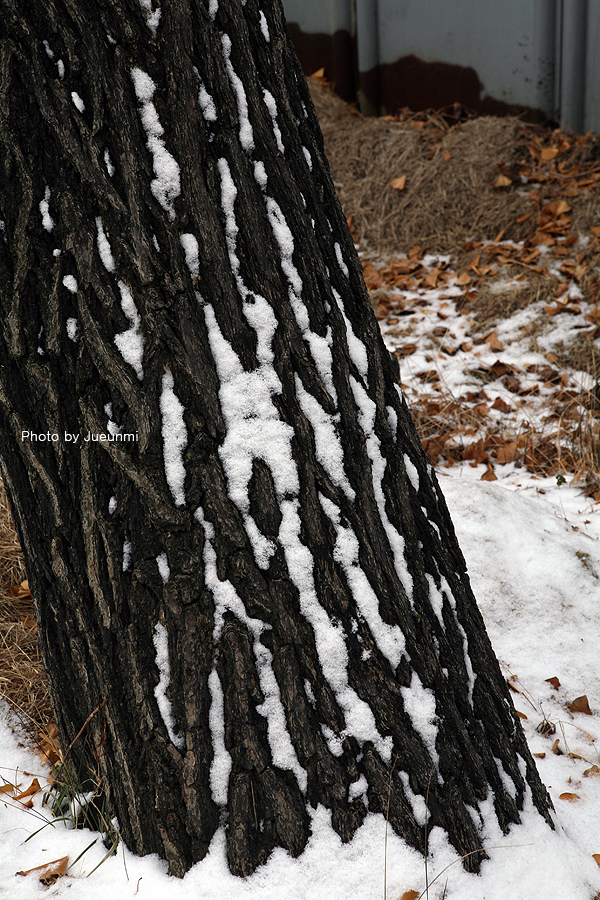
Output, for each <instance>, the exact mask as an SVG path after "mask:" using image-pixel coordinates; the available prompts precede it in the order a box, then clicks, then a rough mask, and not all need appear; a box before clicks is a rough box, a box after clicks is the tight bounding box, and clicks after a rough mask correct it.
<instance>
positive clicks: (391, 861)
mask: <svg viewBox="0 0 600 900" xmlns="http://www.w3.org/2000/svg"><path fill="white" fill-rule="evenodd" d="M2 22H4V24H2ZM8 35H10V41H9V40H8ZM74 36H75V37H74ZM0 41H1V42H2V46H3V48H4V51H3V52H4V53H5V56H4V59H5V61H6V60H8V62H7V64H6V67H5V82H4V83H5V92H6V95H7V97H8V102H7V111H6V112H5V113H3V118H2V120H1V121H0V139H1V140H2V142H3V149H4V150H5V151H6V152H5V162H4V172H3V177H2V179H1V180H0V214H1V216H2V229H1V230H2V239H1V240H0V274H2V278H3V282H4V284H2V285H0V302H1V303H2V306H3V310H4V313H5V319H6V324H5V328H4V331H3V334H2V335H1V336H0V406H1V407H2V419H3V420H2V422H1V424H0V458H1V460H2V474H3V478H4V481H5V483H6V487H7V491H8V492H9V495H10V497H11V501H12V508H13V513H14V517H15V521H16V525H17V528H18V531H19V536H20V538H21V543H22V545H23V549H24V553H25V558H26V565H27V572H28V577H29V583H30V585H31V589H32V594H33V597H34V600H35V603H36V611H37V615H38V621H39V634H40V642H41V646H42V650H43V654H44V658H45V663H46V668H47V670H48V673H49V684H50V690H51V693H52V696H53V702H54V706H55V711H56V717H57V726H58V730H59V736H60V740H61V745H62V746H63V747H70V754H71V759H72V761H73V764H74V765H79V766H82V767H85V766H86V765H87V766H88V767H89V768H90V769H91V771H92V772H94V773H95V774H96V773H97V777H98V778H99V779H100V781H101V783H102V784H103V787H104V790H105V792H106V794H107V797H108V800H109V802H110V804H111V808H112V810H113V812H114V814H115V815H116V821H117V823H118V828H119V829H120V831H121V834H122V836H123V839H124V842H125V844H126V845H127V846H128V847H129V848H130V849H131V850H134V851H136V852H137V853H139V854H142V855H143V854H149V853H152V854H154V853H158V854H159V855H160V856H161V857H163V858H164V859H165V860H167V863H162V862H158V861H157V858H155V857H152V858H150V859H146V860H140V859H135V858H133V857H131V856H130V855H129V853H128V852H127V851H125V850H123V854H125V856H118V857H115V858H112V859H110V860H108V861H107V862H105V863H103V865H102V866H101V867H100V868H99V869H98V870H97V871H96V872H95V873H94V876H93V878H95V879H96V882H95V884H96V885H100V884H102V885H103V889H104V890H106V889H107V881H106V879H109V880H111V881H112V879H116V882H114V881H113V882H112V884H113V887H112V888H111V890H112V891H113V892H114V891H115V890H118V892H119V895H122V896H127V892H128V891H130V892H131V893H136V892H138V893H140V895H143V893H144V891H146V892H147V896H153V894H157V893H158V891H159V890H160V891H161V892H162V893H163V894H164V893H168V894H169V895H170V894H172V895H173V897H176V896H178V892H179V893H180V894H181V896H182V897H184V896H188V895H189V896H197V895H198V894H199V893H205V892H207V891H209V892H211V894H212V896H219V895H222V893H223V890H224V886H225V885H227V888H226V889H227V893H228V895H231V896H237V895H238V894H239V895H240V896H241V895H242V893H243V894H249V893H250V894H251V893H252V892H253V891H257V892H260V896H261V898H262V897H265V896H270V895H271V894H273V896H274V895H275V891H276V890H277V891H278V893H279V894H281V892H282V891H283V890H285V893H286V894H289V895H291V896H298V897H304V896H311V897H315V896H325V892H327V894H328V895H329V896H332V895H334V896H348V895H349V894H350V895H353V894H356V893H357V891H360V893H361V895H362V894H363V893H365V892H366V893H367V894H368V893H369V892H373V896H375V893H374V891H375V890H377V894H379V892H380V890H381V885H382V879H383V852H382V851H383V847H384V845H385V844H384V842H385V835H386V831H388V824H389V833H388V834H387V871H386V878H387V884H388V890H392V887H391V886H392V884H393V885H394V887H393V891H394V893H399V892H400V891H402V890H411V889H414V888H415V887H416V888H419V884H421V885H423V870H422V867H423V863H424V855H426V856H427V859H428V865H429V878H430V879H431V878H432V877H433V876H434V872H433V870H432V869H431V867H432V866H435V869H436V872H437V871H440V870H441V869H443V868H444V866H446V865H448V864H449V863H450V862H451V861H453V860H454V859H456V858H457V857H461V856H463V857H464V858H463V863H462V866H461V865H460V864H459V866H457V867H454V869H453V870H449V872H450V871H451V872H452V876H453V877H454V878H455V882H454V883H455V884H458V885H460V889H461V891H462V896H465V895H467V892H468V891H469V890H472V888H471V887H470V886H471V885H472V884H474V883H476V884H477V885H478V886H479V887H478V889H480V888H481V885H482V884H486V890H487V883H488V882H487V881H485V879H486V874H485V873H486V872H489V871H492V869H493V868H494V866H496V867H498V868H497V871H498V870H501V871H502V873H503V874H502V877H505V878H506V879H507V880H511V879H513V878H514V877H515V873H517V872H521V873H522V878H524V879H525V878H530V877H531V870H532V866H531V864H530V862H527V860H528V859H529V860H530V859H531V857H527V854H526V853H525V854H524V853H523V851H524V848H523V847H522V846H521V845H522V844H523V843H525V842H527V841H529V842H530V843H533V845H534V847H535V848H536V849H535V850H532V851H531V853H532V854H535V859H536V865H539V866H544V867H546V865H548V866H551V867H552V871H553V872H555V875H554V878H553V882H552V883H553V884H554V883H556V884H560V885H561V889H562V888H564V889H565V890H568V892H569V896H571V897H573V900H577V898H578V896H581V897H582V900H583V897H584V891H585V890H587V888H588V886H589V885H591V884H592V881H593V878H594V876H595V871H594V865H595V863H594V860H593V857H592V856H591V853H592V852H594V851H591V850H590V851H589V852H584V851H583V850H582V849H581V847H580V846H579V839H578V836H577V835H575V836H574V837H569V834H568V833H567V834H565V833H564V832H563V831H562V830H561V824H560V822H561V816H560V810H559V812H558V813H557V814H555V813H554V811H553V809H552V803H551V801H550V798H549V796H548V794H547V792H546V789H545V788H544V786H543V784H542V782H541V780H540V778H539V774H538V771H537V769H536V766H535V763H534V760H533V757H532V755H531V752H530V750H529V748H528V745H527V741H526V739H525V736H524V733H523V730H522V728H521V724H520V722H521V720H520V718H519V716H518V714H517V713H516V712H515V710H514V707H513V704H512V701H511V697H510V694H509V690H508V687H507V683H506V679H505V676H504V674H503V673H502V671H501V669H500V666H499V665H498V663H497V661H496V658H495V656H494V653H493V651H492V649H491V645H490V643H489V640H488V637H487V634H486V631H485V627H484V619H483V618H482V616H481V614H480V612H479V610H478V608H477V606H476V603H475V600H474V597H473V594H472V591H471V587H470V583H469V579H468V576H467V574H466V567H465V562H464V559H463V557H462V554H461V551H460V549H459V547H458V543H457V541H456V537H455V534H454V529H453V526H452V523H451V521H450V518H449V515H448V511H447V508H446V504H445V501H444V497H443V495H442V492H441V491H440V488H439V485H438V482H437V479H436V476H435V474H434V472H433V469H432V467H431V465H430V463H429V461H428V459H427V457H426V455H425V453H424V451H423V448H422V446H421V444H420V442H419V439H418V437H417V434H416V432H415V429H414V426H413V424H412V422H411V420H410V416H409V412H408V409H407V407H406V404H405V402H404V398H403V395H402V391H401V389H400V387H399V385H398V383H397V380H396V375H395V371H394V366H393V364H392V361H391V359H390V356H389V353H388V351H387V350H386V348H385V345H384V343H383V340H382V337H381V334H380V332H379V328H378V326H377V323H376V321H375V319H374V317H373V315H372V311H371V308H370V302H369V297H368V294H367V291H366V288H365V286H364V282H363V280H362V271H361V266H360V263H359V260H358V257H357V255H356V252H355V248H354V246H353V243H352V239H351V237H350V235H349V232H348V229H347V227H346V222H345V218H344V216H343V213H342V211H341V208H340V206H339V203H338V201H337V198H336V195H335V190H334V186H333V183H332V180H331V177H330V174H329V170H328V167H327V162H326V159H325V156H324V150H323V144H322V139H321V135H320V131H319V128H318V123H317V120H316V116H315V113H314V109H313V107H312V102H311V100H310V95H309V92H308V89H307V86H306V84H305V81H304V79H303V77H302V74H301V72H300V70H299V67H298V63H297V60H296V59H295V57H294V56H293V52H292V51H291V46H290V45H289V43H288V42H287V39H286V37H285V31H284V22H283V17H282V11H281V8H280V6H279V5H278V4H277V3H272V4H270V5H269V6H268V7H266V8H262V9H261V8H260V7H259V5H258V3H257V2H256V0H246V2H244V0H241V2H239V0H229V2H223V0H220V2H216V0H210V2H209V3H208V4H207V3H204V2H201V0H191V2H190V3H189V4H182V3H180V2H178V0H169V2H165V3H163V4H162V6H161V7H160V9H159V8H158V7H156V6H155V4H153V2H151V0H143V2H142V0H140V4H139V8H138V7H137V6H136V5H135V4H129V6H128V7H127V8H126V9H125V8H123V4H122V3H120V2H117V0H103V2H99V3H98V4H96V5H95V6H94V8H93V9H87V8H84V6H83V5H82V4H75V7H74V9H69V10H63V9H60V10H59V9H56V8H55V7H54V6H53V5H47V4H46V3H45V2H44V3H42V2H37V0H36V2H28V3H26V4H24V3H20V4H19V3H17V4H13V3H12V2H9V0H0ZM15 47H18V52H17V50H15ZM15 73H18V77H17V75H16V74H15ZM29 84H32V85H33V86H34V90H33V92H32V93H28V92H27V90H26V88H25V87H24V85H29ZM23 110H26V111H27V122H28V123H29V124H27V125H24V124H23V121H22V111H23ZM23 196H26V197H27V202H26V203H25V202H22V197H23ZM67 432H68V433H69V434H71V435H75V434H80V435H90V436H91V435H94V436H95V437H94V438H91V437H90V440H89V441H87V440H85V439H84V440H81V441H79V443H78V444H77V445H75V441H72V442H71V444H69V445H68V444H67V441H66V440H65V439H63V435H65V434H66V433H67ZM25 433H26V435H27V437H26V438H24V437H23V435H24V434H25ZM132 434H134V435H135V436H136V437H135V441H134V442H129V441H126V440H125V438H126V437H127V436H130V435H132ZM46 435H47V436H48V437H47V438H46V437H45V436H46ZM55 435H57V436H58V438H57V439H56V440H55ZM499 496H500V495H496V494H495V493H494V492H493V491H492V493H491V494H490V497H489V498H488V501H487V505H486V507H485V513H484V512H481V516H482V517H484V518H485V515H486V514H488V513H489V511H490V509H491V508H492V507H493V505H494V503H496V502H497V503H501V502H502V501H500V500H499V499H498V498H499ZM461 498H462V495H461ZM455 500H456V498H455ZM457 508H458V513H459V517H460V515H461V513H460V507H459V505H458V501H457ZM524 509H525V508H523V509H519V516H520V518H521V519H526V518H527V512H525V511H524ZM485 521H487V523H488V524H489V525H490V526H491V525H492V524H494V520H493V519H491V518H489V519H486V520H485ZM495 524H497V523H495ZM492 541H493V539H492ZM467 542H468V535H467ZM515 559H518V557H517V556H516V555H515ZM578 575H579V576H580V577H581V578H582V579H583V578H585V579H588V578H589V577H593V576H590V573H589V572H588V570H587V569H586V570H585V573H584V574H582V573H580V572H578ZM586 585H587V580H586ZM488 591H489V583H484V584H483V591H482V596H483V599H484V600H485V597H486V595H487V593H488ZM499 602H500V603H501V602H505V603H506V602H510V601H502V600H499ZM509 649H511V651H512V649H514V645H509ZM536 674H537V673H536ZM590 694H591V692H590V691H588V696H590ZM549 696H552V695H549ZM590 739H591V738H590ZM2 743H3V745H5V746H6V753H7V755H10V757H11V759H10V760H8V762H7V767H8V770H10V771H11V772H12V769H13V767H14V768H15V769H17V768H18V769H20V770H23V769H26V770H27V771H30V770H31V769H32V768H33V766H32V764H31V762H27V761H26V760H27V759H30V757H28V756H27V755H26V754H25V752H24V751H22V750H21V749H20V748H19V747H16V746H15V743H14V739H13V738H12V736H11V733H10V728H9V726H8V724H6V726H5V730H4V739H3V741H2ZM581 755H582V756H583V754H581ZM571 761H573V760H572V759H571ZM6 771H7V770H5V778H6V780H7V782H8V783H11V784H12V783H13V782H11V780H10V779H11V777H13V776H12V775H10V776H9V775H7V774H6ZM561 776H562V770H561ZM23 777H26V776H24V775H22V776H21V775H19V774H18V773H16V774H15V775H14V779H15V782H16V781H17V780H19V779H22V778H23ZM583 777H585V776H583V774H582V778H583ZM590 783H591V782H590ZM588 790H590V791H591V790H593V788H589V789H588V788H587V782H586V786H585V788H584V789H582V796H583V794H585V793H586V792H587V791H588ZM7 793H9V792H7ZM15 802H17V803H18V801H11V800H10V797H9V796H6V797H5V807H4V811H3V815H5V816H6V817H7V818H6V826H5V831H6V834H5V838H6V847H7V858H8V854H9V853H10V854H11V857H10V858H11V860H12V859H14V860H15V862H16V860H17V857H18V858H19V860H20V859H21V856H20V855H19V854H22V847H21V844H20V839H21V837H22V835H20V834H19V832H18V831H13V830H12V829H15V828H16V829H20V828H22V827H23V826H22V825H15V824H14V821H15V820H14V816H16V815H17V811H16V810H15V808H14V804H15ZM35 802H36V803H38V806H37V807H36V806H35V804H34V810H35V812H33V813H30V814H31V815H34V816H37V817H38V818H39V816H40V815H45V814H44V812H43V811H42V810H41V808H40V807H39V798H38V799H37V800H36V801H35ZM557 805H559V806H560V804H559V801H555V803H554V806H555V807H556V806H557ZM19 815H23V813H22V811H19ZM386 821H387V823H388V824H386ZM519 824H520V825H521V827H517V826H518V825H519ZM59 828H60V830H59V829H58V828H50V827H49V828H47V829H45V830H44V831H42V832H41V834H39V835H38V836H37V837H36V838H35V839H34V841H35V843H32V842H30V843H29V844H28V845H26V846H27V849H28V852H31V848H33V847H36V848H37V849H38V851H39V853H40V854H43V853H44V852H47V845H51V846H52V847H53V856H52V858H55V857H56V858H58V857H59V856H61V855H66V853H67V852H68V853H69V855H70V853H71V851H70V850H69V851H66V850H65V851H64V852H63V848H64V847H66V842H68V843H69V846H72V844H71V842H74V841H79V839H80V838H89V835H83V834H82V835H79V834H77V833H74V832H70V831H68V830H63V829H62V827H60V826H59ZM33 830H35V829H33ZM574 830H576V827H575V828H574ZM11 835H12V836H11ZM16 835H18V837H16ZM13 838H14V840H13ZM88 843H89V840H88ZM59 844H60V845H61V849H60V851H58V852H57V853H56V854H54V848H55V847H56V848H57V849H58V845H59ZM482 844H483V845H484V848H485V849H484V850H482V849H481V848H482ZM540 844H541V845H542V849H540V848H539V845H540ZM497 846H498V847H499V848H500V849H498V850H496V849H495V848H496V847H497ZM81 849H84V848H83V847H81ZM97 851H98V852H100V853H101V852H102V851H101V850H100V849H99V847H95V848H94V849H93V850H91V849H90V850H89V851H88V852H87V853H86V854H84V856H83V857H82V861H81V863H78V864H77V865H85V866H87V865H88V863H89V860H91V859H92V856H93V854H95V853H96V852H97ZM497 853H502V854H504V855H505V857H506V860H503V859H501V858H500V857H497V856H496V854H497ZM541 854H543V855H541ZM573 854H575V855H576V856H577V858H578V859H580V864H579V863H578V865H577V874H576V875H574V876H571V874H570V873H569V871H568V866H567V860H568V859H569V858H570V857H571V856H572V855H573ZM76 855H77V854H76ZM125 857H126V858H127V872H128V874H125V876H123V872H125V871H126V870H125V868H124V867H123V859H124V858H125ZM94 859H95V861H96V862H98V861H99V859H98V858H97V857H94ZM100 859H101V856H100ZM198 860H201V862H198ZM378 860H379V862H378ZM546 860H547V861H548V862H547V863H546ZM43 861H44V860H42V862H43ZM194 863H196V864H197V865H196V866H195V867H194ZM16 864H17V865H18V866H19V871H26V869H27V868H31V866H26V865H25V864H21V862H20V861H19V862H18V863H16ZM94 864H95V863H94ZM11 866H12V862H11ZM480 866H481V867H482V868H481V871H482V876H481V879H480V880H478V881H477V880H475V876H473V875H469V874H468V872H469V871H470V872H474V871H477V870H478V869H479V867H480ZM167 867H168V870H169V872H171V873H172V874H176V875H179V876H182V877H183V876H185V877H184V878H183V881H181V882H174V881H166V880H165V879H166V876H165V874H164V873H165V871H166V870H167ZM92 868H93V866H92ZM134 870H135V872H139V874H137V875H134V874H133V872H134ZM340 870H341V871H340ZM82 871H83V870H81V869H80V873H81V872H82ZM186 872H187V873H188V874H187V875H186ZM229 872H231V873H233V874H229ZM253 873H255V874H254V875H253ZM234 875H238V876H239V875H244V876H252V877H251V878H249V879H248V880H247V881H241V880H239V879H238V880H236V879H235V878H234V877H233V876H234ZM1 877H3V876H2V875H0V878H1ZM6 877H7V878H8V879H9V881H10V885H11V886H10V892H11V895H12V896H15V897H18V896H19V891H21V890H23V891H25V890H31V889H32V887H33V886H34V885H35V889H36V890H37V882H36V880H35V879H36V875H35V874H33V875H28V876H16V877H15V876H14V875H11V876H9V875H8V874H7V876H6ZM447 877H448V879H450V874H448V876H447ZM541 877H542V876H541V875H540V878H539V879H538V881H537V884H538V885H539V884H540V879H541ZM544 877H546V876H545V875H544ZM21 878H23V879H24V880H23V881H20V880H19V879H21ZM140 878H141V879H142V880H141V881H140V880H139V879H140ZM128 879H129V880H128ZM488 880H489V879H488ZM494 883H496V882H494ZM0 884H1V882H0ZM115 885H118V887H116V886H115ZM67 886H68V887H69V890H70V892H71V893H70V896H77V891H80V894H79V896H81V897H87V896H92V894H90V893H89V891H92V890H95V889H96V888H94V882H93V881H92V879H90V881H89V882H84V880H83V878H76V879H74V880H70V881H66V880H60V879H59V880H58V881H57V882H56V883H55V885H54V886H53V887H52V888H51V891H53V892H55V893H60V892H61V891H63V890H66V889H67ZM375 886H376V887H375ZM419 890H421V888H419ZM448 890H450V887H449V888H448ZM493 890H494V888H493V887H492V885H491V884H490V891H489V896H493ZM545 895H546V896H551V887H546V888H545ZM22 896H25V894H22ZM448 896H450V894H448ZM473 896H475V895H473ZM503 896H506V894H503ZM557 896H558V895H557ZM563 896H564V894H563Z"/></svg>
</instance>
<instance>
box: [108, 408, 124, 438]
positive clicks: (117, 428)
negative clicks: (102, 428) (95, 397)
mask: <svg viewBox="0 0 600 900" xmlns="http://www.w3.org/2000/svg"><path fill="white" fill-rule="evenodd" d="M104 412H105V413H106V415H107V416H108V422H107V423H106V430H107V431H108V433H109V434H112V435H117V434H121V432H122V431H123V426H122V425H117V423H116V422H113V418H112V417H113V405H112V403H105V404H104Z"/></svg>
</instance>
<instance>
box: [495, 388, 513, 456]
mask: <svg viewBox="0 0 600 900" xmlns="http://www.w3.org/2000/svg"><path fill="white" fill-rule="evenodd" d="M498 399H500V398H499V397H498ZM494 405H495V404H494ZM496 409H498V407H497V406H496ZM516 449H517V442H516V441H510V443H508V444H502V446H501V447H498V452H497V454H496V460H497V461H498V464H499V465H503V464H504V463H511V462H514V459H515V451H516Z"/></svg>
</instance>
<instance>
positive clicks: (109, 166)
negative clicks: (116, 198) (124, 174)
mask: <svg viewBox="0 0 600 900" xmlns="http://www.w3.org/2000/svg"><path fill="white" fill-rule="evenodd" d="M104 165H105V166H106V171H107V172H108V174H109V177H110V178H112V177H113V175H114V174H115V167H114V166H113V164H112V160H111V158H110V153H109V152H108V148H106V150H105V151H104Z"/></svg>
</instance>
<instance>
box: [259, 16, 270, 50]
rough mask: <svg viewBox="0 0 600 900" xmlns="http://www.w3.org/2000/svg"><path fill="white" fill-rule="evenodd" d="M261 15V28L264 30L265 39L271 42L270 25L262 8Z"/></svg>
mask: <svg viewBox="0 0 600 900" xmlns="http://www.w3.org/2000/svg"><path fill="white" fill-rule="evenodd" d="M259 17H260V30H261V31H262V34H263V37H264V39H265V41H266V42H267V43H269V42H270V40H271V35H270V33H269V26H268V25H267V20H266V18H265V14H264V12H263V11H262V9H261V11H260V14H259Z"/></svg>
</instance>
